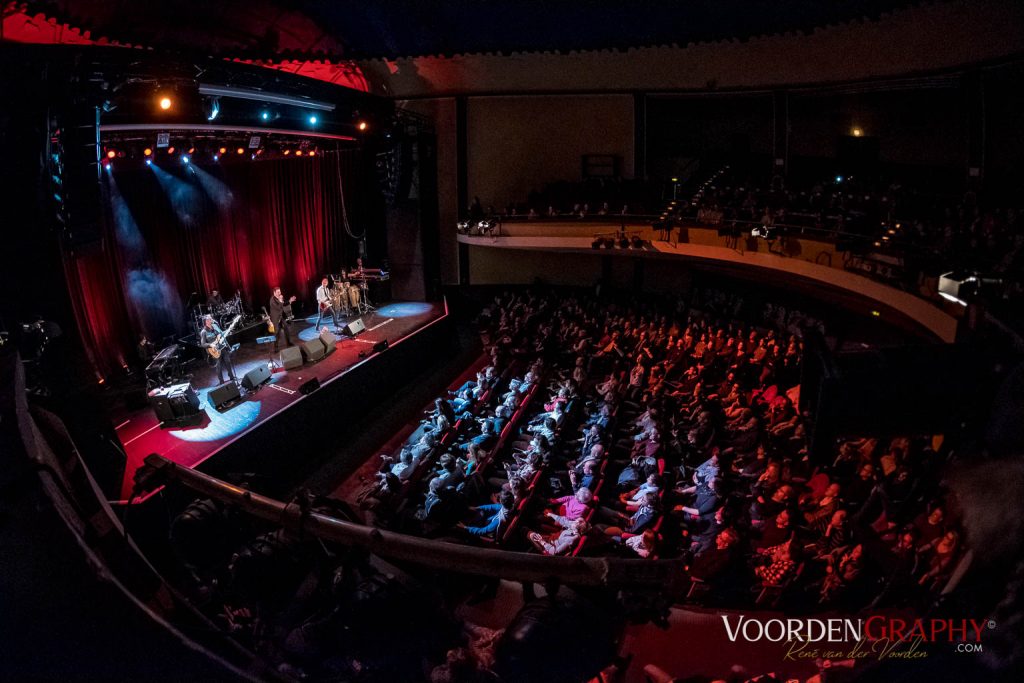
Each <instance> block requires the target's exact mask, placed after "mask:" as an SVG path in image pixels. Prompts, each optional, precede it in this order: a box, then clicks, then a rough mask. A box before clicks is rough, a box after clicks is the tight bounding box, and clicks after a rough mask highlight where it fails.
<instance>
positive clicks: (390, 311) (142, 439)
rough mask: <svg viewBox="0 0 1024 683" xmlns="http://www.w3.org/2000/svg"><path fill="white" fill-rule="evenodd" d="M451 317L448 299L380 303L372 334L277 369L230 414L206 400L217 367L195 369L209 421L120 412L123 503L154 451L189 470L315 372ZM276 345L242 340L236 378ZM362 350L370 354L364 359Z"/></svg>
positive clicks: (288, 398) (297, 324) (332, 372)
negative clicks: (188, 423) (180, 422)
mask: <svg viewBox="0 0 1024 683" xmlns="http://www.w3.org/2000/svg"><path fill="white" fill-rule="evenodd" d="M446 314H447V311H446V308H445V304H444V303H443V302H437V303H430V302H421V301H404V302H392V303H389V304H387V305H384V306H381V307H380V308H379V309H377V310H376V311H375V312H372V313H368V314H366V315H364V316H362V319H363V323H364V324H365V325H366V331H365V332H363V333H362V334H360V335H359V336H358V337H357V338H355V339H348V338H342V339H339V340H338V345H337V348H336V349H335V351H334V353H332V354H331V355H330V356H327V357H326V358H324V359H323V360H321V361H319V362H316V363H306V364H304V365H303V366H302V367H300V368H295V369H293V370H283V369H277V370H275V372H274V373H273V375H272V376H271V379H270V381H269V382H267V383H266V384H264V385H263V386H262V387H259V388H258V389H257V390H256V391H254V392H251V393H249V394H248V395H244V396H243V397H242V398H241V399H240V400H239V401H238V402H237V403H236V404H235V405H234V406H232V407H231V408H228V409H226V410H224V412H218V411H217V410H215V409H214V408H213V406H211V405H210V403H209V399H208V397H207V395H208V394H209V392H210V389H212V388H213V387H215V386H216V384H217V372H216V370H215V369H214V368H211V367H209V366H208V365H207V364H206V363H205V362H203V361H200V363H199V364H198V365H197V366H196V369H195V370H194V371H193V375H192V380H191V381H192V386H193V387H195V389H196V392H197V393H198V394H199V407H200V408H202V409H204V410H205V411H206V418H205V419H204V421H203V422H202V423H201V424H199V425H198V426H196V427H189V428H184V429H161V428H160V423H159V421H158V420H157V418H156V415H155V414H154V413H153V410H152V409H151V408H148V407H147V408H145V409H142V410H137V411H135V412H131V413H123V414H120V415H114V416H113V420H114V424H115V425H117V434H118V436H119V437H120V439H121V443H122V444H123V445H124V449H125V452H126V454H127V464H126V466H125V473H124V480H123V482H122V485H121V499H122V501H121V502H126V501H127V498H128V496H129V495H130V493H131V489H132V484H133V477H134V475H135V470H136V469H137V468H138V467H139V466H140V465H141V464H142V462H143V459H144V458H145V457H146V456H147V455H149V454H150V453H159V454H161V455H163V456H164V457H166V458H168V459H169V460H172V461H174V462H176V463H178V464H180V465H184V466H186V467H196V466H197V465H199V464H200V463H201V462H203V461H205V460H207V459H208V458H210V457H212V456H214V455H215V454H216V453H217V451H219V450H220V449H221V448H223V447H224V446H226V445H227V444H229V443H231V442H233V441H235V440H236V439H238V438H239V437H241V436H242V435H244V434H245V433H246V432H247V431H249V430H250V429H252V428H253V427H254V426H256V425H257V424H259V423H261V422H264V421H266V420H269V419H272V418H273V417H274V416H275V415H277V414H278V413H280V412H281V411H283V410H287V409H288V408H289V406H291V405H292V404H293V403H294V402H295V401H297V400H299V399H300V398H302V395H301V394H299V392H298V389H299V386H301V385H302V384H303V383H304V382H307V381H309V380H311V379H313V378H314V377H315V378H317V379H318V380H319V381H320V383H321V384H326V383H327V382H329V381H331V380H332V379H334V378H336V377H339V376H341V375H343V374H344V373H345V372H346V371H348V370H349V369H351V368H352V367H353V366H355V365H357V364H359V363H360V362H363V361H364V360H371V359H372V355H370V354H372V351H373V345H374V344H376V343H377V342H380V341H384V340H385V339H386V340H388V343H389V344H392V345H393V344H395V343H397V342H399V341H400V340H401V339H403V338H405V337H409V336H412V335H414V334H416V332H417V331H419V330H421V329H423V328H424V327H426V326H427V325H429V324H430V323H432V322H434V321H437V320H439V319H441V318H443V317H444V316H445V315H446ZM315 323H316V316H315V315H314V316H311V317H309V318H305V319H296V320H295V321H293V322H292V323H291V333H292V340H293V341H297V340H299V339H302V340H308V339H313V338H314V337H316V335H317V333H316V330H315V329H314V324H315ZM272 349H273V346H272V345H271V344H266V345H257V344H254V343H248V344H243V345H242V346H241V347H240V348H239V349H238V350H237V351H236V352H235V354H234V366H235V375H236V376H237V377H238V379H239V380H241V379H242V377H243V376H244V375H245V373H246V372H248V371H249V370H252V369H253V368H254V367H256V366H257V365H260V364H267V363H269V362H270V359H271V355H272V354H271V353H270V352H271V351H272ZM360 353H362V354H364V355H366V356H367V358H365V359H364V358H361V357H360ZM276 360H277V359H276V358H275V361H276ZM275 364H276V365H279V363H275ZM243 393H244V392H243Z"/></svg>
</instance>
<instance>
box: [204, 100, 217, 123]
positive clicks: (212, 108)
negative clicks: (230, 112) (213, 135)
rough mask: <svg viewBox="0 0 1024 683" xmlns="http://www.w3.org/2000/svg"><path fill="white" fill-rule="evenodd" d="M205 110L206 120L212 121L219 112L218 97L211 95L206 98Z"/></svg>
mask: <svg viewBox="0 0 1024 683" xmlns="http://www.w3.org/2000/svg"><path fill="white" fill-rule="evenodd" d="M206 111H207V112H208V113H207V114H206V120H207V121H213V120H214V119H215V118H217V115H218V114H220V98H219V97H211V98H210V99H209V100H208V106H207V109H206Z"/></svg>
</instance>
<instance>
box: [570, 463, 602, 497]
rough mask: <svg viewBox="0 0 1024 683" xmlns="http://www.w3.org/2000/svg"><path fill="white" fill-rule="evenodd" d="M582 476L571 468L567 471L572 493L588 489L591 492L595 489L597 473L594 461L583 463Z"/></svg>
mask: <svg viewBox="0 0 1024 683" xmlns="http://www.w3.org/2000/svg"><path fill="white" fill-rule="evenodd" d="M582 467H583V474H579V475H578V474H576V470H575V469H573V468H570V469H569V483H570V484H571V485H572V490H573V491H579V490H580V489H584V488H585V489H588V490H590V491H593V490H594V489H596V488H597V482H598V472H597V462H596V461H595V460H587V461H585V462H584V463H583V465H582Z"/></svg>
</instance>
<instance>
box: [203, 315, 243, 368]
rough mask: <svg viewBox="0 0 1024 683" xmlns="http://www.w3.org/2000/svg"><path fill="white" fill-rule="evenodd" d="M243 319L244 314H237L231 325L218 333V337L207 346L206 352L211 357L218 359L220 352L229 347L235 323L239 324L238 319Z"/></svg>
mask: <svg viewBox="0 0 1024 683" xmlns="http://www.w3.org/2000/svg"><path fill="white" fill-rule="evenodd" d="M241 319H242V316H240V315H236V316H235V319H234V320H232V321H231V324H230V325H228V329H226V330H224V332H223V333H221V334H219V335H217V338H216V339H214V340H213V343H212V344H210V345H209V346H207V347H206V352H207V353H208V354H210V358H212V359H213V360H218V359H219V358H220V354H221V353H223V351H224V349H226V348H227V347H228V337H230V336H231V333H232V332H233V331H234V329H235V325H237V324H238V321H239V320H241Z"/></svg>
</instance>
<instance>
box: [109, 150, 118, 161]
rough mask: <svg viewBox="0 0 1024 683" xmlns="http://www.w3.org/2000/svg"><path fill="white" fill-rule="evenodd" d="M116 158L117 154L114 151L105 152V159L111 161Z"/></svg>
mask: <svg viewBox="0 0 1024 683" xmlns="http://www.w3.org/2000/svg"><path fill="white" fill-rule="evenodd" d="M116 156H117V152H115V151H114V150H110V151H109V152H107V158H108V159H113V158H114V157H116Z"/></svg>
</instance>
